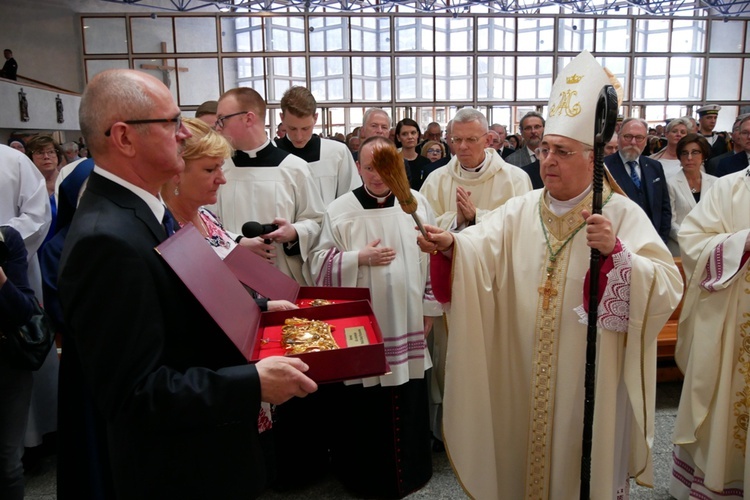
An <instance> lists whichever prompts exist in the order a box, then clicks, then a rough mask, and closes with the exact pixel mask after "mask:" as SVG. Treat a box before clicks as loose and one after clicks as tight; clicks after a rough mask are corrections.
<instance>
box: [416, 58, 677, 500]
mask: <svg viewBox="0 0 750 500" xmlns="http://www.w3.org/2000/svg"><path fill="white" fill-rule="evenodd" d="M609 83H610V79H609V77H608V75H607V73H606V72H605V70H604V69H603V68H602V67H601V66H600V65H599V64H598V63H597V62H596V60H595V59H594V58H593V57H592V56H591V54H590V53H588V52H583V53H581V54H579V55H578V56H577V57H576V58H575V59H573V60H572V61H571V62H570V64H568V66H566V67H565V69H563V71H562V72H561V74H560V75H559V76H558V78H557V80H556V81H555V84H554V86H553V88H552V93H551V98H550V102H549V110H550V111H549V117H548V119H547V124H546V127H545V135H544V138H543V141H542V143H541V145H540V148H539V149H538V150H537V157H538V158H539V160H540V161H541V165H540V168H541V176H542V179H543V181H544V184H545V188H544V189H542V190H536V191H533V192H531V193H528V194H526V195H523V196H518V197H516V198H513V199H511V200H509V201H508V202H507V203H506V204H505V205H503V206H502V207H500V208H499V209H497V210H495V211H494V212H492V213H491V214H489V215H488V216H486V217H485V218H484V219H483V221H482V222H481V224H477V225H476V226H474V227H470V228H468V229H466V230H465V231H462V232H461V233H458V234H455V233H451V232H446V231H443V230H442V229H440V228H437V227H428V228H427V229H428V238H427V239H425V238H424V237H422V236H419V238H418V242H419V245H420V248H422V250H423V251H425V252H434V251H435V250H437V251H438V252H437V255H434V256H433V257H432V262H431V267H432V283H433V288H434V290H435V294H436V296H437V297H438V298H439V299H442V300H443V301H446V302H447V301H449V302H450V304H449V305H448V306H447V307H449V308H450V311H451V314H449V318H450V324H449V331H450V332H452V333H451V335H450V336H449V340H448V342H449V343H448V350H447V363H446V383H445V399H444V410H443V412H444V413H443V418H444V436H445V440H446V448H447V450H448V453H449V456H450V458H451V462H452V464H453V466H454V468H455V470H456V474H457V476H458V477H459V480H460V482H461V484H462V485H463V486H464V488H465V489H466V490H467V492H468V493H469V494H470V495H471V496H473V497H475V498H552V499H565V500H568V499H571V498H577V497H578V496H579V491H580V476H581V474H580V468H581V453H582V451H581V450H582V435H583V408H584V370H585V356H586V331H587V326H586V322H587V318H588V315H587V313H586V311H585V307H584V304H587V303H588V301H587V298H586V297H585V295H586V294H587V293H588V280H589V275H588V269H589V262H590V249H591V248H596V249H598V250H599V251H600V252H601V255H602V265H601V272H600V274H599V276H596V277H595V278H596V279H597V280H599V283H600V286H599V294H600V300H599V307H598V318H599V319H598V335H597V352H598V357H597V365H596V400H595V401H596V407H595V411H594V426H593V450H592V460H591V462H592V471H591V498H596V499H605V498H606V499H620V498H627V497H628V492H629V484H630V478H631V477H633V478H635V479H636V481H638V482H639V483H641V484H644V485H651V484H652V483H653V470H652V469H653V467H652V451H651V445H652V443H653V433H654V395H655V390H656V337H657V335H658V333H659V331H660V330H661V328H662V326H663V325H664V323H665V322H666V321H667V319H668V318H669V316H670V315H671V313H672V311H673V310H674V309H675V308H676V307H677V305H678V303H679V300H680V296H681V292H682V279H681V277H680V274H679V271H678V270H677V267H676V266H675V265H674V261H673V259H672V256H671V254H670V253H669V250H668V249H667V247H666V246H665V245H664V243H663V242H662V240H661V238H660V237H659V235H658V234H657V233H656V231H655V230H654V229H653V226H652V225H651V223H650V222H649V220H648V218H647V217H646V215H645V213H644V212H643V210H642V209H640V207H639V206H638V205H636V204H634V203H633V202H632V201H630V200H629V199H628V198H627V197H625V196H623V195H621V194H619V193H617V192H615V191H616V190H617V189H619V188H617V186H616V184H614V183H613V182H610V181H609V180H608V179H607V178H606V177H605V180H604V190H603V195H602V200H603V208H602V214H601V215H596V214H594V215H592V214H591V212H592V178H593V169H594V152H593V144H594V124H595V114H596V105H597V100H598V95H599V92H600V90H601V89H602V87H603V86H605V85H608V84H609ZM467 416H470V417H469V418H470V419H471V424H470V425H467Z"/></svg>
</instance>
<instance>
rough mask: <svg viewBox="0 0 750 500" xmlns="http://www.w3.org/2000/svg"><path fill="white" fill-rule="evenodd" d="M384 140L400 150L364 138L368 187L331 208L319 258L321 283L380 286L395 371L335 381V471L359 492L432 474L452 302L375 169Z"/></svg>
mask: <svg viewBox="0 0 750 500" xmlns="http://www.w3.org/2000/svg"><path fill="white" fill-rule="evenodd" d="M381 148H383V149H385V148H387V149H389V150H390V153H392V155H391V156H392V157H394V158H395V159H397V158H398V155H397V152H396V148H395V146H394V145H393V144H392V143H391V142H390V141H389V140H388V139H386V138H383V137H379V136H373V137H370V138H368V139H366V140H365V141H364V142H363V143H362V147H361V148H360V157H359V160H358V162H357V169H358V170H359V173H360V175H361V176H362V181H363V186H362V187H360V188H357V189H355V190H354V191H352V192H350V193H348V194H346V195H345V196H342V197H341V198H338V199H337V200H336V201H334V202H333V203H331V205H330V206H329V207H328V210H327V211H326V214H325V218H324V220H323V229H322V230H321V235H320V241H319V243H318V245H317V246H316V248H315V251H314V256H313V258H312V259H311V261H310V266H311V268H312V274H313V275H314V276H315V284H316V285H319V286H345V287H354V286H356V287H366V288H369V289H370V292H371V295H372V307H373V310H374V311H375V317H376V318H377V320H378V324H379V325H380V328H381V330H382V332H383V340H384V343H385V352H386V357H387V359H388V364H389V365H390V373H387V374H385V375H382V376H380V377H369V378H365V379H362V380H356V381H349V382H347V383H346V384H338V385H337V387H336V388H335V389H334V390H336V391H337V394H336V396H335V397H334V398H332V402H331V403H330V407H329V408H328V410H327V412H328V413H327V414H329V415H332V416H333V417H334V418H335V419H336V425H335V426H334V427H335V432H332V433H331V439H332V445H331V456H332V465H333V471H334V473H335V474H336V475H337V476H338V478H339V480H340V481H341V482H342V483H343V484H344V485H345V486H346V487H347V489H348V490H349V491H350V492H352V493H354V494H355V495H356V496H357V497H361V498H403V497H404V496H406V495H408V494H409V493H411V492H413V491H416V490H418V489H419V488H421V487H422V486H424V485H425V484H426V483H427V481H428V480H429V479H430V477H431V475H432V453H431V449H430V431H429V417H428V408H427V384H426V380H425V372H426V371H427V370H428V369H429V368H430V366H431V363H430V357H429V354H428V351H427V346H426V342H425V337H426V334H427V332H429V331H430V328H431V325H432V321H433V317H435V316H440V315H441V314H442V309H441V306H440V304H439V303H438V302H437V301H436V300H435V299H434V297H433V296H432V291H431V287H430V284H429V279H428V264H429V258H428V257H427V256H426V255H425V254H423V253H421V252H420V251H419V247H418V246H417V245H416V243H415V239H416V235H417V231H416V229H415V227H414V220H413V219H412V217H411V216H409V215H408V214H406V213H405V212H404V211H403V210H402V208H401V206H400V205H399V200H397V199H396V197H395V196H394V194H393V192H392V190H391V186H389V185H388V184H386V182H385V181H384V180H383V178H381V176H380V175H379V173H378V171H377V170H376V169H375V167H373V156H374V154H375V151H376V150H379V149H381ZM411 194H412V196H413V197H414V198H415V199H416V201H417V205H418V208H417V214H418V215H419V217H420V218H421V219H422V220H423V221H424V222H425V223H428V224H432V223H434V216H433V214H432V209H431V208H430V205H429V203H428V202H427V200H425V199H424V198H423V197H422V196H421V195H420V194H419V193H417V192H416V191H414V190H412V191H411ZM298 453H299V452H298Z"/></svg>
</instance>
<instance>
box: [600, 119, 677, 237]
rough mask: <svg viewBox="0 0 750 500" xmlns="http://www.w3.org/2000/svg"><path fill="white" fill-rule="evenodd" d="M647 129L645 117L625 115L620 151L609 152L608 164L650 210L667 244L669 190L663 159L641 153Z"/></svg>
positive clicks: (628, 191) (630, 193) (619, 181)
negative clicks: (661, 160)
mask: <svg viewBox="0 0 750 500" xmlns="http://www.w3.org/2000/svg"><path fill="white" fill-rule="evenodd" d="M647 130H648V124H647V123H646V121H645V120H643V119H641V118H632V117H629V118H625V119H624V120H623V122H622V127H621V128H620V132H619V135H618V136H617V138H618V139H617V140H618V146H619V147H618V151H617V153H615V154H611V155H609V156H605V157H604V164H605V165H606V166H607V168H608V169H609V171H610V173H611V174H612V177H613V178H614V180H615V182H617V184H619V186H620V187H621V188H622V189H623V191H625V194H626V195H627V196H628V198H630V199H631V200H633V201H634V202H636V203H637V204H638V205H640V207H641V208H642V209H643V210H644V211H645V212H646V215H648V218H649V220H651V223H652V225H653V226H654V228H655V229H656V232H657V233H659V236H661V239H662V241H664V243H665V244H666V243H667V241H669V230H670V229H671V227H672V209H671V208H670V206H669V190H668V189H667V178H666V176H665V175H664V169H663V168H662V166H661V163H659V162H658V161H657V160H652V159H651V158H648V157H646V156H643V155H642V154H641V153H642V151H643V148H644V147H645V146H646V138H647V136H646V131H647ZM626 165H627V168H626Z"/></svg>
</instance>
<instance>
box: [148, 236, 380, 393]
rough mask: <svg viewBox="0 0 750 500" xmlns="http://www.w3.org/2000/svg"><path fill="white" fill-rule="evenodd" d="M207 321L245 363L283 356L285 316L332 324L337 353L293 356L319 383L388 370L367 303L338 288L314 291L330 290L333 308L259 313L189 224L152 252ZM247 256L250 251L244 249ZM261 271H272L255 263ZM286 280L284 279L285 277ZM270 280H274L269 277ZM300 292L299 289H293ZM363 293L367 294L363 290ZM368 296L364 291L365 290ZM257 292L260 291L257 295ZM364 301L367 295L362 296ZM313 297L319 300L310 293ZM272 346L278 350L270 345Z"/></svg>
mask: <svg viewBox="0 0 750 500" xmlns="http://www.w3.org/2000/svg"><path fill="white" fill-rule="evenodd" d="M156 251H157V252H159V254H160V255H161V256H162V258H164V260H165V261H166V262H167V264H169V266H170V267H171V268H172V269H173V270H174V271H175V273H176V274H177V275H178V276H179V277H180V279H181V280H182V281H183V283H185V285H186V286H187V287H188V289H190V291H191V292H192V293H193V295H195V297H196V298H197V299H198V301H199V302H200V303H201V304H202V305H203V307H204V308H205V309H206V311H208V313H209V314H210V315H211V317H212V318H214V320H215V321H216V322H217V324H218V325H219V326H220V327H221V328H222V330H223V331H224V332H225V333H226V334H227V336H228V337H229V338H230V339H231V340H232V342H233V343H234V345H235V346H236V347H237V349H238V350H239V351H240V352H242V354H243V355H244V356H245V359H247V360H248V362H251V363H253V362H256V361H258V360H259V359H263V358H264V357H267V356H272V355H284V350H283V348H281V345H280V342H279V340H280V338H281V328H282V326H283V325H284V321H285V320H286V319H287V318H292V317H295V316H297V317H302V318H306V319H317V320H321V321H325V322H327V323H329V324H331V325H332V326H333V328H334V330H333V335H334V338H335V339H336V343H337V344H338V345H339V347H340V349H334V350H330V351H320V352H312V353H305V354H299V355H296V357H299V358H300V359H302V360H304V361H305V363H307V364H308V365H309V367H310V369H309V371H308V375H309V376H310V378H312V379H313V380H315V381H316V382H318V383H322V382H335V381H341V380H350V379H358V378H364V377H370V376H377V375H382V374H384V373H386V372H388V370H389V367H388V363H387V361H386V358H385V347H384V345H383V334H382V332H381V331H380V327H379V326H378V323H377V320H376V319H375V314H374V313H373V311H372V307H371V305H370V302H369V301H368V300H351V297H350V296H348V295H346V293H345V292H346V291H347V290H362V289H359V288H355V289H342V288H338V289H337V288H330V289H328V288H325V287H321V288H315V287H305V288H310V289H311V290H316V291H317V290H321V291H322V290H328V291H335V292H334V293H333V294H332V295H331V298H332V299H334V300H340V301H341V302H345V303H339V304H334V305H328V306H319V307H309V308H306V309H304V310H300V309H297V310H292V311H278V312H272V313H261V311H260V308H259V307H258V306H257V304H256V303H255V301H254V300H253V299H252V297H251V296H250V294H248V293H247V290H246V289H245V288H244V287H243V286H242V283H240V281H239V280H238V278H237V277H236V276H235V273H234V272H233V271H234V270H236V269H237V264H236V263H235V266H234V269H230V267H229V266H227V265H226V263H225V262H224V261H222V260H221V259H220V258H219V256H218V255H216V253H215V252H214V251H213V250H212V249H211V247H210V245H208V243H206V240H205V239H203V236H201V234H200V233H199V232H198V230H197V229H195V227H193V226H192V225H191V224H188V225H186V226H185V227H183V228H182V229H181V230H180V231H178V232H177V233H175V234H174V235H173V236H172V237H170V238H169V239H167V240H166V241H164V242H163V243H162V244H161V245H159V246H158V247H157V248H156ZM246 253H248V254H251V255H252V252H249V251H247V252H246ZM259 260H260V262H261V264H262V265H263V266H264V267H263V268H262V269H263V270H264V271H266V269H265V268H272V269H273V271H275V272H276V273H278V274H281V273H279V272H278V271H277V270H276V269H275V268H273V266H270V265H268V263H266V262H265V261H264V260H263V259H259ZM284 278H286V276H284ZM273 279H275V278H273ZM298 288H299V287H298ZM365 291H368V290H367V289H365ZM368 292H369V291H368ZM261 293H262V292H261ZM367 297H368V298H369V293H368V294H367ZM315 298H322V297H320V295H315ZM352 327H361V328H360V330H359V332H358V333H357V332H355V333H352V334H351V337H352V339H353V341H354V342H358V341H362V339H363V338H365V337H366V339H367V340H366V342H367V343H366V344H365V345H356V346H353V347H347V342H346V333H347V330H346V329H347V328H352ZM362 329H363V330H362ZM362 343H364V342H362ZM274 345H277V346H278V347H274Z"/></svg>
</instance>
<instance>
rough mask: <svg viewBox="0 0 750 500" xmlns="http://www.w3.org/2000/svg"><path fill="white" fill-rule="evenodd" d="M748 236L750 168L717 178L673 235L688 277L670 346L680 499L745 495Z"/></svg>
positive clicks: (749, 393)
mask: <svg viewBox="0 0 750 500" xmlns="http://www.w3.org/2000/svg"><path fill="white" fill-rule="evenodd" d="M748 235H750V169H746V170H743V171H741V172H737V173H735V174H730V175H727V176H724V177H721V178H719V179H717V180H716V182H715V183H714V185H713V187H712V188H711V190H710V191H708V192H707V193H705V194H704V196H703V197H701V201H700V203H698V205H696V207H695V208H694V209H693V210H692V211H691V212H690V213H689V214H688V215H687V216H686V217H685V219H684V220H683V221H682V226H680V231H679V233H678V240H679V243H680V249H681V251H682V264H683V268H684V270H685V276H686V277H688V279H689V281H688V287H687V291H686V295H685V303H684V305H683V308H682V315H681V316H680V326H679V335H678V338H677V347H676V349H675V360H676V361H677V364H678V366H679V367H680V369H681V370H682V371H683V373H684V374H685V382H684V384H683V386H682V397H681V398H680V406H679V409H678V411H677V420H676V422H675V430H674V438H673V440H674V443H675V444H676V445H678V449H677V450H676V456H677V460H675V465H674V467H673V475H674V477H675V478H676V479H678V480H679V481H680V483H681V485H677V486H678V489H674V486H675V481H673V486H672V487H670V493H672V494H673V495H675V496H677V498H683V497H687V495H688V494H689V492H690V490H691V489H692V490H693V491H697V492H700V493H701V494H702V495H703V496H700V498H714V497H717V498H719V497H720V498H742V497H743V492H742V488H743V487H744V485H747V484H748V481H750V462H748V461H747V460H746V458H745V454H746V448H747V429H748V420H750V417H748V415H750V267H749V266H748V264H747V259H748V253H747V252H745V242H746V241H747V238H748ZM685 453H687V455H685ZM680 457H682V460H679V458H680ZM686 462H689V464H686ZM701 477H702V478H703V479H702V481H699V480H697V479H698V478H701ZM700 483H703V484H700ZM685 488H686V489H685ZM703 488H707V489H708V490H709V491H707V490H705V489H703ZM710 490H713V491H714V492H721V493H722V494H721V495H712V494H711V491H710ZM683 495H684V496H683ZM696 496H698V495H696Z"/></svg>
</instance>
